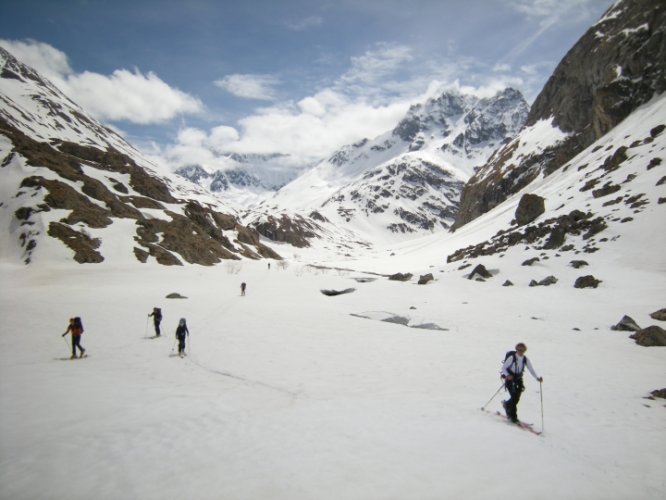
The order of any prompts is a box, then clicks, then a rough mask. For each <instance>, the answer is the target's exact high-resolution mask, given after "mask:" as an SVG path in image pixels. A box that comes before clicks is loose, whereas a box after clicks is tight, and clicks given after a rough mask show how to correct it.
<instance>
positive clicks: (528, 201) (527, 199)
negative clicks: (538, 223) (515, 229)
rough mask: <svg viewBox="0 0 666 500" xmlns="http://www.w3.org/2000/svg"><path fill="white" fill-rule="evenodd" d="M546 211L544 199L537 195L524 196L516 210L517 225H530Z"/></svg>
mask: <svg viewBox="0 0 666 500" xmlns="http://www.w3.org/2000/svg"><path fill="white" fill-rule="evenodd" d="M545 211H546V205H545V201H544V199H543V198H542V197H541V196H539V195H536V194H529V193H527V194H524V195H523V196H522V198H520V202H518V208H516V224H518V225H519V226H524V225H525V224H529V223H530V222H532V221H533V220H535V219H536V218H537V217H539V216H540V215H541V214H542V213H544V212H545Z"/></svg>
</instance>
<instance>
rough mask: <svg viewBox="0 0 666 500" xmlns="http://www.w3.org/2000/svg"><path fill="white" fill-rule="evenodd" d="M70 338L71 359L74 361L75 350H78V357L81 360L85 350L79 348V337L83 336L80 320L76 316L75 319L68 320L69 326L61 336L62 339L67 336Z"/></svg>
mask: <svg viewBox="0 0 666 500" xmlns="http://www.w3.org/2000/svg"><path fill="white" fill-rule="evenodd" d="M68 333H69V334H70V335H71V336H72V357H71V359H76V348H77V347H78V348H79V351H81V354H80V357H81V358H82V357H83V355H84V354H85V352H86V350H85V349H84V348H83V347H81V335H82V334H83V323H81V318H79V317H78V316H77V317H75V318H69V326H68V327H67V330H65V333H63V334H62V336H63V337H64V336H65V335H67V334H68Z"/></svg>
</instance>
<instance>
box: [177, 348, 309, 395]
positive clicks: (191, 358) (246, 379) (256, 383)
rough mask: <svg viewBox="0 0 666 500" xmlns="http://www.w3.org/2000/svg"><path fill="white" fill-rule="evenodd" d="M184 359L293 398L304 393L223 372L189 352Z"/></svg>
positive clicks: (224, 375)
mask: <svg viewBox="0 0 666 500" xmlns="http://www.w3.org/2000/svg"><path fill="white" fill-rule="evenodd" d="M185 359H187V360H188V361H189V362H190V363H192V364H193V365H194V366H197V367H198V368H200V369H202V370H206V371H208V372H210V373H214V374H216V375H220V376H222V377H229V378H232V379H234V380H239V381H241V382H243V383H245V384H248V385H250V386H260V387H265V388H267V389H271V390H273V391H278V392H281V393H283V394H288V395H289V396H292V397H293V398H299V397H302V396H303V395H304V394H303V393H302V392H294V391H291V390H289V389H284V388H283V387H278V386H275V385H271V384H267V383H266V382H261V381H259V380H252V379H249V378H247V377H242V376H240V375H234V374H233V373H230V372H225V371H222V370H218V369H217V368H211V367H209V366H206V365H203V364H202V363H201V362H199V361H197V360H196V359H194V358H193V357H192V355H191V354H188V355H186V356H185Z"/></svg>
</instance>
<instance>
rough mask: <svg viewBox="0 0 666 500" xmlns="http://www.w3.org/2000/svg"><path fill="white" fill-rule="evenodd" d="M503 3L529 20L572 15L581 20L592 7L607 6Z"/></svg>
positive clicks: (596, 0) (572, 1) (524, 0)
mask: <svg viewBox="0 0 666 500" xmlns="http://www.w3.org/2000/svg"><path fill="white" fill-rule="evenodd" d="M504 2H505V3H506V4H507V5H509V6H510V7H511V8H513V9H515V10H516V11H518V12H520V13H522V14H524V15H526V16H527V17H528V18H530V19H547V18H551V19H552V18H554V17H558V18H564V17H568V16H572V15H573V16H578V17H579V18H581V19H583V18H585V17H587V16H589V15H590V10H591V8H592V7H594V6H599V5H601V6H608V5H609V0H504Z"/></svg>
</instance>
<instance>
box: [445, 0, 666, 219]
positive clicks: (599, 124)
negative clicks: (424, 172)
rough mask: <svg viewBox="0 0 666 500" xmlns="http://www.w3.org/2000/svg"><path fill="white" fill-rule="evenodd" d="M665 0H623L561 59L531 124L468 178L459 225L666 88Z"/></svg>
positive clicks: (545, 171) (570, 155)
mask: <svg viewBox="0 0 666 500" xmlns="http://www.w3.org/2000/svg"><path fill="white" fill-rule="evenodd" d="M665 70H666V3H664V2H663V1H662V0H623V1H620V2H618V3H616V4H615V5H614V6H613V7H611V8H610V9H609V10H608V11H607V12H606V13H605V14H604V16H603V17H602V18H601V20H599V22H597V23H596V24H595V25H594V26H592V27H591V28H590V29H589V30H588V31H587V32H586V33H585V35H584V36H583V37H582V38H581V39H580V40H579V41H578V42H577V43H576V44H575V46H574V47H573V48H572V49H571V50H570V51H569V53H568V54H567V55H566V56H565V57H564V59H563V60H562V62H561V63H560V64H559V65H558V66H557V68H556V69H555V72H554V73H553V75H552V76H551V77H550V79H549V80H548V82H547V84H546V86H545V87H544V89H543V90H542V92H541V93H540V94H539V96H538V97H537V99H536V100H535V102H534V104H533V105H532V108H531V110H530V113H529V116H528V119H527V123H526V126H525V129H524V130H523V131H522V132H521V134H520V135H518V136H517V137H516V138H514V139H513V140H512V141H511V142H510V143H509V144H507V145H505V146H504V147H503V148H501V149H499V150H498V151H497V152H495V154H494V155H493V156H492V158H491V159H490V160H489V161H488V163H487V164H486V165H485V166H484V167H483V168H482V169H480V170H479V172H477V174H476V175H475V176H474V177H472V178H471V179H470V181H469V182H468V184H467V185H466V186H465V188H464V190H463V193H462V197H461V203H460V211H459V213H458V217H457V219H456V222H455V226H454V227H456V228H458V227H460V226H462V225H464V224H466V223H467V222H469V221H471V220H473V219H475V218H476V217H478V216H479V215H481V214H483V213H485V212H487V211H488V210H490V209H492V208H493V207H495V206H497V205H499V204H500V203H501V202H503V201H504V200H505V199H507V197H509V196H511V195H512V194H514V193H516V192H518V191H520V190H521V189H523V188H524V187H525V186H527V185H528V184H530V183H531V182H532V181H533V180H535V179H536V178H537V177H539V176H541V175H549V174H551V173H552V172H553V171H555V170H557V169H559V168H560V167H562V166H563V165H565V164H566V163H567V162H569V161H570V160H571V159H572V158H574V157H575V156H576V155H577V154H578V153H580V152H581V151H582V150H583V149H585V148H586V147H588V146H589V145H590V144H592V143H593V142H594V141H596V140H597V139H599V138H600V137H602V136H603V135H604V134H606V133H607V132H608V131H610V130H611V129H613V128H614V127H615V126H616V125H618V124H619V123H620V122H621V121H622V120H623V119H624V118H626V117H627V116H628V115H629V114H630V113H631V112H632V111H634V110H635V109H636V108H637V107H639V106H640V105H642V104H644V103H646V102H648V101H650V99H652V98H653V97H654V96H655V95H657V94H660V93H662V92H663V91H664V90H666V76H665V75H666V72H665Z"/></svg>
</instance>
